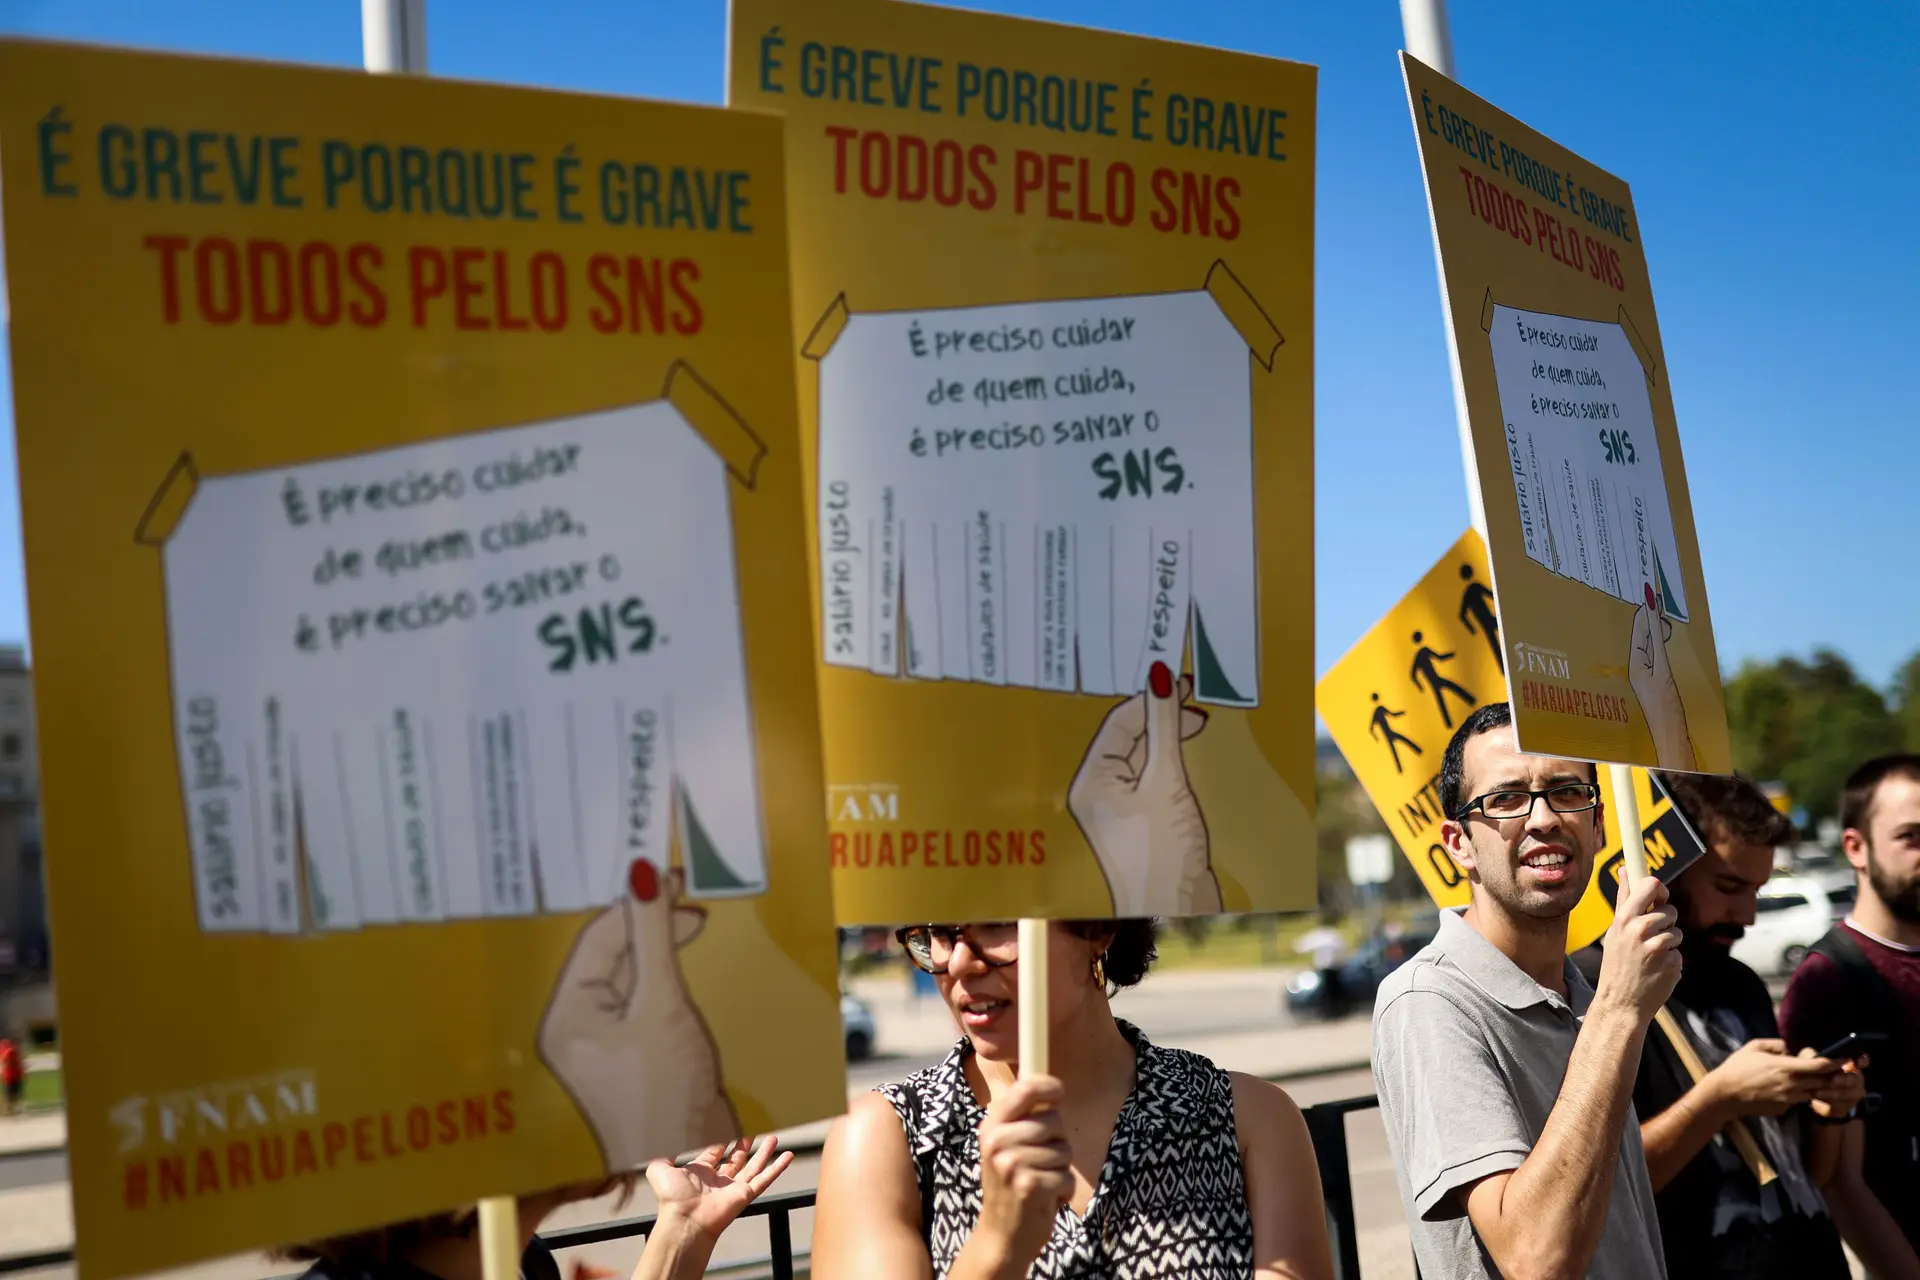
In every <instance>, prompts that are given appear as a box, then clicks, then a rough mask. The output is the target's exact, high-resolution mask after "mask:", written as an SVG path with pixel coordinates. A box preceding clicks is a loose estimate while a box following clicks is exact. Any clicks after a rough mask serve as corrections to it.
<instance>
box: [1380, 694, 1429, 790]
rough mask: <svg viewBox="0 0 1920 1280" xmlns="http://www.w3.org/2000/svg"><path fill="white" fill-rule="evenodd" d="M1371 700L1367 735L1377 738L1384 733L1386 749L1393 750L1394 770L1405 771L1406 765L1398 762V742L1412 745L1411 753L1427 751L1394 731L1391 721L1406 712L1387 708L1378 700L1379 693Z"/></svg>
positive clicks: (1420, 753) (1422, 753)
mask: <svg viewBox="0 0 1920 1280" xmlns="http://www.w3.org/2000/svg"><path fill="white" fill-rule="evenodd" d="M1373 702H1374V707H1373V727H1372V728H1370V729H1368V730H1367V736H1368V737H1371V738H1379V737H1381V736H1382V735H1383V734H1384V735H1385V741H1386V744H1387V750H1389V751H1391V752H1393V770H1394V772H1395V773H1405V772H1406V771H1407V769H1406V766H1405V765H1403V764H1401V763H1400V744H1401V743H1403V742H1404V743H1406V744H1407V745H1408V746H1409V747H1412V748H1413V754H1415V755H1417V756H1423V755H1425V754H1427V753H1426V752H1424V751H1422V750H1421V749H1420V744H1419V743H1417V742H1415V741H1414V740H1413V739H1412V738H1409V737H1407V736H1406V735H1405V734H1403V733H1395V732H1394V729H1393V724H1392V722H1393V721H1394V720H1398V719H1399V718H1400V717H1401V716H1404V715H1405V714H1407V713H1406V712H1404V711H1390V710H1388V709H1387V707H1386V705H1385V704H1384V703H1382V702H1381V701H1380V695H1379V694H1377V693H1376V694H1374V695H1373Z"/></svg>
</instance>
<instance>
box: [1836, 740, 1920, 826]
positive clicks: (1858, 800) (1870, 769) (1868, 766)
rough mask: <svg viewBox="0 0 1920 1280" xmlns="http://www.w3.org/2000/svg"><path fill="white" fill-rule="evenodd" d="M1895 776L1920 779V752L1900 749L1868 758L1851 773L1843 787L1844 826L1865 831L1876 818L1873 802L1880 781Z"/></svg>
mask: <svg viewBox="0 0 1920 1280" xmlns="http://www.w3.org/2000/svg"><path fill="white" fill-rule="evenodd" d="M1892 778H1900V779H1904V780H1905V781H1908V782H1920V755H1916V754H1913V753H1911V752H1896V753H1894V754H1893V755H1886V756H1878V757H1876V758H1874V759H1872V760H1869V761H1867V762H1866V763H1865V764H1863V765H1861V766H1860V767H1859V768H1858V769H1855V770H1854V771H1853V772H1852V773H1850V774H1848V775H1847V782H1846V785H1845V786H1843V787H1841V788H1840V826H1841V829H1842V830H1846V831H1865V830H1866V829H1867V824H1868V823H1870V822H1872V821H1873V802H1874V799H1875V798H1876V797H1877V796H1878V795H1879V794H1880V784H1881V783H1883V782H1886V781H1888V780H1889V779H1892Z"/></svg>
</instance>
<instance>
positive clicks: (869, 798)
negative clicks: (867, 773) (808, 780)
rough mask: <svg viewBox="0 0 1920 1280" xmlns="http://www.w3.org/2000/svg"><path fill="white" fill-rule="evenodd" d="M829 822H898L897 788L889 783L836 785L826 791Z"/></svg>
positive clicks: (898, 802) (898, 798)
mask: <svg viewBox="0 0 1920 1280" xmlns="http://www.w3.org/2000/svg"><path fill="white" fill-rule="evenodd" d="M827 821H829V822H898V821H900V788H899V787H896V786H895V785H893V783H891V782H859V783H835V784H833V785H831V786H829V787H828V788H827Z"/></svg>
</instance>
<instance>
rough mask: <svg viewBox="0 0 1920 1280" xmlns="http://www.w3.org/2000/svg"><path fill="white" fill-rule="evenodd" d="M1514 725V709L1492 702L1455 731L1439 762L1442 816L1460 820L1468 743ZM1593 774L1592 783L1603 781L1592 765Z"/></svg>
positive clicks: (1597, 767) (1476, 711)
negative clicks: (1482, 735)
mask: <svg viewBox="0 0 1920 1280" xmlns="http://www.w3.org/2000/svg"><path fill="white" fill-rule="evenodd" d="M1512 723H1513V708H1512V707H1511V706H1509V705H1508V704H1506V703H1504V702H1489V703H1487V704H1486V705H1485V706H1482V707H1475V708H1474V709H1473V712H1472V714H1471V715H1469V716H1468V717H1467V718H1466V719H1465V720H1462V721H1461V722H1460V727H1459V728H1458V729H1455V730H1454V731H1453V737H1452V738H1450V739H1448V741H1447V754H1446V755H1444V756H1442V757H1441V759H1440V812H1441V814H1442V815H1443V816H1445V817H1448V818H1454V819H1458V818H1459V816H1460V806H1461V805H1463V804H1465V803H1466V802H1467V797H1466V796H1463V795H1461V794H1460V788H1461V786H1462V785H1463V784H1464V783H1465V781H1466V773H1467V766H1466V759H1467V743H1468V742H1469V741H1471V740H1472V739H1474V738H1477V737H1479V736H1480V735H1481V734H1483V733H1492V732H1493V731H1494V730H1495V729H1504V728H1506V727H1507V726H1508V725H1511V724H1512ZM1587 767H1588V768H1589V769H1591V770H1592V771H1593V780H1594V781H1595V782H1596V783H1597V782H1599V781H1600V766H1599V765H1597V764H1592V763H1589V764H1588V765H1587Z"/></svg>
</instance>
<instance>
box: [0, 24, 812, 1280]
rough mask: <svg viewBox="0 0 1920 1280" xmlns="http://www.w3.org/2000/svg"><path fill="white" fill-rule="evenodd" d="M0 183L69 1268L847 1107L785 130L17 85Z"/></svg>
mask: <svg viewBox="0 0 1920 1280" xmlns="http://www.w3.org/2000/svg"><path fill="white" fill-rule="evenodd" d="M0 157H4V163H5V172H4V181H5V189H6V194H7V199H6V210H5V213H6V247H7V262H8V265H9V268H10V279H9V282H8V283H9V287H10V291H11V294H12V304H13V307H12V339H13V355H14V361H13V386H14V394H15V403H16V430H17V435H18V443H19V454H20V477H21V488H22V493H23V505H24V515H25V535H26V546H27V571H28V585H29V589H30V593H31V600H32V619H33V642H34V656H35V660H36V664H37V670H36V672H35V676H36V684H37V688H36V696H37V698H38V700H39V704H40V709H41V717H40V723H41V742H40V746H41V751H42V753H43V754H42V775H43V785H44V802H45V806H46V831H47V845H48V849H49V851H50V854H51V856H50V859H49V867H48V871H49V875H50V878H51V885H50V898H51V901H52V903H53V926H54V932H55V934H56V936H57V937H58V939H59V943H60V1002H61V1014H62V1033H63V1048H64V1050H65V1072H66V1088H67V1101H68V1125H69V1143H70V1150H71V1153H72V1164H73V1188H74V1206H75V1214H76V1220H77V1226H78V1234H79V1259H80V1265H81V1267H82V1268H83V1271H84V1273H85V1274H87V1275H100V1276H112V1275H119V1274H124V1273H128V1272H135V1271H147V1270H152V1269H154V1268H158V1267H163V1266H168V1265H172V1264H177V1263H182V1262H186V1261H189V1260H192V1259H194V1258H198V1257H203V1256H207V1255H210V1254H218V1253H225V1252H229V1251H232V1250H237V1249H242V1248H252V1247H257V1246H263V1245H271V1244H278V1243H284V1242H288V1241H290V1240H295V1239H300V1238H310V1237H312V1236H315V1235H319V1234H324V1233H330V1232H337V1231H340V1230H343V1229H348V1228H359V1227H364V1226H368V1225H370V1224H374V1223H378V1222H384V1221H390V1220H394V1219H399V1218H405V1217H409V1216H413V1215H417V1214H419V1213H422V1212H425V1211H428V1210H433V1209H438V1208H442V1207H446V1206H450V1205H455V1204H458V1203H460V1202H462V1201H471V1200H472V1199H473V1198H475V1197H477V1196H479V1195H482V1194H499V1193H510V1192H517V1191H528V1190H532V1189H535V1188H544V1187H551V1186H555V1185H558V1184H562V1183H567V1182H569V1181H574V1180H578V1179H582V1178H590V1177H593V1176H594V1175H595V1174H596V1173H597V1172H599V1171H602V1170H606V1169H608V1168H627V1167H631V1166H633V1165H634V1164H635V1163H636V1162H638V1161H641V1160H643V1159H646V1158H649V1157H653V1156H659V1155H665V1154H669V1153H673V1152H679V1151H684V1150H687V1149H689V1148H692V1147H695V1146H697V1145H700V1144H703V1143H705V1142H707V1141H709V1140H710V1139H716V1138H720V1137H722V1136H725V1135H730V1134H735V1133H738V1132H740V1131H741V1130H742V1129H743V1128H744V1129H746V1130H749V1131H751V1130H758V1129H764V1128H767V1127H769V1126H775V1125H784V1124H789V1123H793V1122H798V1121H802V1120H806V1119H809V1118H815V1117H819V1116H822V1115H826V1114H830V1113H832V1112H835V1111H838V1110H840V1109H841V1108H842V1106H843V1105H844V1102H845V1095H844V1093H843V1089H844V1079H843V1076H842V1073H841V1066H840V1063H841V1055H840V1050H839V1047H838V1045H839V1035H840V1031H839V1019H838V1011H837V1005H838V1002H837V989H836V977H835V956H834V946H833V931H832V928H831V902H830V898H831V886H830V883H829V881H828V879H827V877H826V875H825V873H824V869H823V868H822V866H821V859H820V851H821V850H822V849H823V848H824V847H825V844H826V830H825V824H824V822H823V821H822V817H821V812H820V800H819V797H820V791H821V788H822V787H823V786H824V782H823V777H822V773H821V763H820V752H819V738H818V728H817V703H816V694H815V684H814V676H813V663H812V655H811V653H810V652H809V651H808V649H807V646H806V645H805V644H804V643H798V644H797V643H796V642H795V637H797V636H801V635H804V634H805V630H806V627H807V625H808V616H809V615H808V603H807V599H806V594H805V593H806V571H807V565H806V559H805V556H804V554H803V553H802V549H801V547H800V544H799V541H798V539H797V538H796V537H795V536H794V531H795V530H796V529H798V528H800V527H801V506H800V503H801V487H800V486H801V477H800V454H799V448H798V429H797V424H796V422H795V419H794V397H793V384H792V377H791V374H790V370H791V367H792V363H791V350H792V338H791V333H790V329H789V314H790V304H789V300H788V295H787V290H786V279H787V250H786V235H785V227H784V197H783V187H784V174H783V170H782V158H781V126H780V123H779V121H778V120H775V119H773V118H770V117H766V116H756V115H752V114H747V113H739V112H733V113H729V112H722V111H717V110H705V109H697V108H690V107H678V106H667V105H661V104H653V103H645V102H638V101H629V100H613V99H596V98H591V97H585V96H580V95H573V94H567V95H562V94H547V93H536V92H529V91H524V90H519V89H508V88H490V87H483V86H478V85H468V84H455V83H442V82H435V81H428V80H422V79H414V78H409V77H367V76H363V75H360V74H348V73H340V72H333V71H322V70H309V69H298V68H293V67H285V66H275V65H270V64H265V63H245V62H220V61H209V60H203V59H189V58H176V57H160V56H152V55H145V54H136V53H126V52H108V51H104V50H94V49H81V48H75V47H67V46H60V45H40V44H27V43H18V42H6V43H3V44H0ZM742 974H750V975H752V976H751V981H743V980H742V978H741V975H742Z"/></svg>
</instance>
